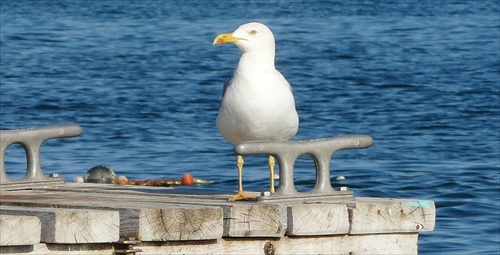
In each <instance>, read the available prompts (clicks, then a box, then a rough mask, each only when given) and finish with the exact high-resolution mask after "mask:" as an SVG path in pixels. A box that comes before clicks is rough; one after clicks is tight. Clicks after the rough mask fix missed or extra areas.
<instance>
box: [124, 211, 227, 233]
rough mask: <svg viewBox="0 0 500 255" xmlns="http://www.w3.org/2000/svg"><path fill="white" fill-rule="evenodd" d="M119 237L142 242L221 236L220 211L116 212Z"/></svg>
mask: <svg viewBox="0 0 500 255" xmlns="http://www.w3.org/2000/svg"><path fill="white" fill-rule="evenodd" d="M119 211H120V214H121V215H122V218H121V223H122V227H121V229H120V235H121V236H122V237H136V238H138V239H139V240H142V241H178V240H207V239H217V238H221V237H222V232H223V229H222V227H223V225H222V208H218V207H198V208H195V207H191V208H182V207H178V208H144V209H119Z"/></svg>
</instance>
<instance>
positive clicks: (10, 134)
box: [0, 125, 82, 188]
mask: <svg viewBox="0 0 500 255" xmlns="http://www.w3.org/2000/svg"><path fill="white" fill-rule="evenodd" d="M81 132H82V128H81V127H80V126H78V125H55V126H46V127H41V128H29V129H18V130H0V188H7V187H8V188H24V187H32V186H38V185H47V184H50V183H63V182H64V181H63V180H62V179H61V178H59V176H58V175H57V174H51V175H50V176H49V177H47V176H45V175H44V174H43V172H42V167H41V164H40V148H41V147H42V145H43V143H45V142H46V141H47V140H49V139H54V138H67V137H75V136H79V135H80V134H81ZM12 144H20V145H21V146H22V147H23V148H24V151H25V152H26V158H27V169H26V175H25V176H24V177H23V178H22V179H19V180H11V179H10V178H9V177H8V176H7V173H6V171H5V152H6V150H7V148H8V147H9V146H10V145H12Z"/></svg>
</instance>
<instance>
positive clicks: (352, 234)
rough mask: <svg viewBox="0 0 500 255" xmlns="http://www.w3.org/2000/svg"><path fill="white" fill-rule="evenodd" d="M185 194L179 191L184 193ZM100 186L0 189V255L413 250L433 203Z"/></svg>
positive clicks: (427, 227)
mask: <svg viewBox="0 0 500 255" xmlns="http://www.w3.org/2000/svg"><path fill="white" fill-rule="evenodd" d="M182 191H183V192H184V193H185V194H179V193H183V192H182ZM197 192H203V193H204V194H202V195H201V194H186V193H189V192H186V189H184V190H182V189H181V192H180V191H179V190H178V189H172V188H162V187H134V186H118V185H105V184H104V185H103V184H87V183H85V184H65V185H61V186H54V187H38V188H33V189H25V190H22V189H20V190H2V191H0V253H1V254H5V253H15V254H138V255H143V254H144V255H146V254H306V253H307V254H417V253H418V245H417V244H418V234H419V233H420V232H422V231H432V230H433V228H434V224H435V207H434V203H433V202H432V201H428V200H418V199H384V198H342V199H339V198H335V197H328V196H325V197H321V196H319V197H316V198H308V199H295V200H294V199H290V200H286V201H285V200H276V201H274V200H273V201H239V202H228V201H227V199H228V198H229V197H230V196H231V195H232V194H223V193H222V192H215V191H210V190H206V191H205V190H200V189H197Z"/></svg>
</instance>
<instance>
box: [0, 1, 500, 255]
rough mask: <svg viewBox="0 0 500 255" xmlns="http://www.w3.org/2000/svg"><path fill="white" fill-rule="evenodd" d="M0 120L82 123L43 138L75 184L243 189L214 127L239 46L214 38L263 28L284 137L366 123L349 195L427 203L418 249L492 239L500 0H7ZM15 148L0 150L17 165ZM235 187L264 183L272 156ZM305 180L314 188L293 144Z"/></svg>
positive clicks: (347, 159)
mask: <svg viewBox="0 0 500 255" xmlns="http://www.w3.org/2000/svg"><path fill="white" fill-rule="evenodd" d="M380 2H382V3H380ZM0 9H1V15H0V19H1V27H0V29H1V37H0V64H1V66H0V79H1V80H0V82H1V83H0V84H1V86H0V92H1V94H0V95H1V97H0V99H1V100H0V107H1V108H0V112H1V116H0V128H1V129H16V128H26V127H38V126H44V125H52V124H62V123H76V124H79V125H80V126H82V128H83V133H82V135H81V136H80V137H78V138H72V139H66V140H51V141H48V142H47V143H46V144H45V145H44V147H43V149H42V153H43V154H42V166H43V168H44V171H45V172H57V173H59V174H60V175H62V176H63V177H64V178H65V179H66V180H67V181H71V180H72V179H73V178H74V177H75V176H78V175H83V174H84V173H85V172H86V171H87V170H88V169H89V168H91V167H93V166H95V165H101V164H102V165H106V166H109V167H111V168H112V169H114V170H115V171H116V172H117V173H118V174H125V175H127V176H128V177H129V178H133V179H148V178H155V179H156V178H178V177H180V176H182V174H183V173H185V172H190V173H192V174H193V175H194V176H195V177H198V178H202V179H213V180H217V182H216V183H215V184H212V185H209V186H202V187H195V188H198V189H205V188H216V189H226V190H234V189H236V187H237V173H236V168H235V156H234V154H233V152H232V145H231V144H230V143H229V142H227V141H225V140H224V139H223V138H222V136H221V135H220V134H219V133H218V131H217V129H216V127H215V117H216V115H217V109H218V106H219V100H220V98H221V93H222V86H223V84H224V82H225V81H226V80H227V79H228V78H229V77H230V76H231V75H232V72H233V70H234V68H235V66H236V64H237V61H238V58H239V55H240V53H239V51H238V49H237V48H236V47H235V46H234V45H223V46H213V45H212V40H213V38H214V37H215V35H216V34H218V33H222V32H231V31H233V30H234V29H236V28H237V27H238V26H239V25H240V24H243V23H246V22H249V21H260V22H263V23H266V24H267V25H269V27H270V28H271V29H272V30H273V32H274V33H275V37H276V41H277V60H276V65H277V67H278V69H279V70H280V71H281V72H282V73H283V74H284V75H285V77H287V79H288V80H289V81H290V82H291V84H292V86H293V88H294V93H295V97H296V103H297V109H298V112H299V115H300V121H301V123H300V129H299V132H298V134H297V136H296V137H295V138H294V139H311V138H319V137H329V136H336V135H345V134H369V135H371V136H373V138H374V140H375V144H374V146H373V147H372V148H370V149H366V150H359V151H343V152H339V153H337V154H336V155H335V157H334V161H333V163H332V168H333V169H332V171H333V172H332V175H333V176H337V175H343V176H345V177H346V179H345V180H342V181H336V180H334V178H332V182H333V185H334V186H339V185H343V186H348V187H350V188H351V189H352V190H353V191H354V192H355V195H356V196H373V197H394V198H409V197H416V198H421V199H431V200H434V201H435V203H436V207H437V220H436V228H435V230H434V231H433V232H425V233H423V234H422V235H421V236H420V238H419V250H420V252H421V253H422V254H498V253H500V248H499V245H500V234H499V232H500V226H499V222H500V214H499V210H500V208H499V207H500V198H499V196H500V190H499V185H500V159H499V157H500V131H499V130H500V98H499V95H500V84H499V74H500V60H499V59H500V56H499V55H500V54H499V47H500V45H499V37H500V32H499V31H500V20H499V12H500V10H499V3H498V1H496V0H484V1H458V0H457V1H455V0H444V1H414V2H413V1H411V2H410V1H394V2H392V1H327V2H325V1H304V2H298V1H292V2H289V1H131V0H130V1H118V0H117V1H64V0H63V1H7V0H2V1H1V5H0ZM22 154H23V151H22V149H21V148H20V147H19V146H12V147H11V148H9V151H8V152H7V158H6V161H7V171H8V174H9V176H11V177H12V178H21V177H23V175H24V168H25V167H26V163H25V159H24V158H23V157H22ZM246 163H247V167H246V171H245V176H244V178H245V179H244V180H245V187H246V188H247V189H252V190H265V189H266V187H267V185H268V180H267V175H268V174H267V168H266V158H265V157H247V159H246ZM296 168H297V169H296V173H295V176H296V185H297V188H298V189H299V190H302V191H304V190H309V189H311V188H312V187H313V186H314V180H313V179H314V173H313V169H312V168H313V163H312V160H311V159H309V158H308V157H305V156H304V157H301V158H300V159H299V162H298V163H297V167H296Z"/></svg>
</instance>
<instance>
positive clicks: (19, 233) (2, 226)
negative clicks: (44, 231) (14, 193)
mask: <svg viewBox="0 0 500 255" xmlns="http://www.w3.org/2000/svg"><path fill="white" fill-rule="evenodd" d="M2 212H3V211H0V213H2ZM40 235H41V224H40V220H39V219H38V218H37V217H34V216H12V215H0V246H13V245H33V244H36V243H39V242H40Z"/></svg>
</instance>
